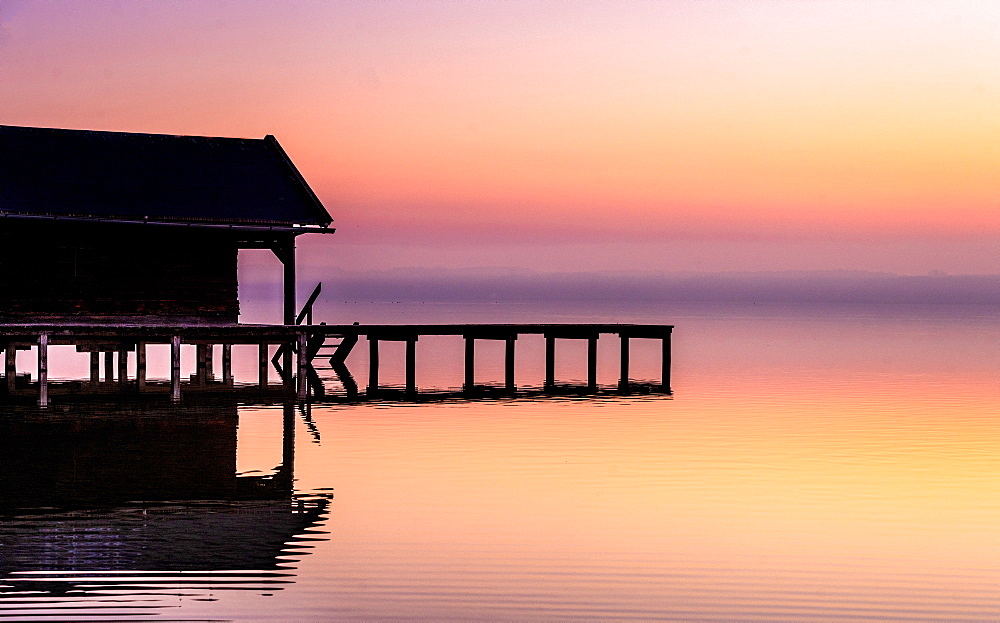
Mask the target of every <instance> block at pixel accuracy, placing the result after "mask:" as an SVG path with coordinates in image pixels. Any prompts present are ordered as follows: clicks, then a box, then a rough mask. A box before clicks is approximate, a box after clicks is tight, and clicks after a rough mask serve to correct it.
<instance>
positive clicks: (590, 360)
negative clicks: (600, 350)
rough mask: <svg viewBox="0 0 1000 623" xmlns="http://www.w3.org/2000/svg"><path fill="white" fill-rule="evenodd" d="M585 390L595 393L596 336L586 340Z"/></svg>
mask: <svg viewBox="0 0 1000 623" xmlns="http://www.w3.org/2000/svg"><path fill="white" fill-rule="evenodd" d="M587 389H589V390H590V391H592V392H596V391H597V336H596V335H595V336H593V337H589V338H587Z"/></svg>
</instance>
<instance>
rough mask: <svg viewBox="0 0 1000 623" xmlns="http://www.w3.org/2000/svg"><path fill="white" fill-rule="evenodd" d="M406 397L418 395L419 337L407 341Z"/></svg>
mask: <svg viewBox="0 0 1000 623" xmlns="http://www.w3.org/2000/svg"><path fill="white" fill-rule="evenodd" d="M406 395H407V396H410V397H411V398H412V397H414V396H416V395H417V337H416V336H413V337H411V338H408V339H407V340H406Z"/></svg>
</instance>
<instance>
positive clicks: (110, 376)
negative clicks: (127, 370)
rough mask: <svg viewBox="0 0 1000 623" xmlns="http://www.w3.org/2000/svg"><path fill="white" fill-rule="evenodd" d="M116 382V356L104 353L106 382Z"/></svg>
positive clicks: (111, 353)
mask: <svg viewBox="0 0 1000 623" xmlns="http://www.w3.org/2000/svg"><path fill="white" fill-rule="evenodd" d="M114 380H115V354H114V353H113V352H111V351H110V350H109V351H106V352H105V353H104V382H105V383H110V382H112V381H114Z"/></svg>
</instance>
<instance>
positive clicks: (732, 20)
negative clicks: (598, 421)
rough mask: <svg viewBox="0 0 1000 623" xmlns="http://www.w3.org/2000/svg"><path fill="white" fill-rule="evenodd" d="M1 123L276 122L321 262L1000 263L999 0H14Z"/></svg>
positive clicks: (182, 127) (159, 128) (987, 268)
mask: <svg viewBox="0 0 1000 623" xmlns="http://www.w3.org/2000/svg"><path fill="white" fill-rule="evenodd" d="M0 28H2V30H0V81H2V85H3V88H2V89H0V123H4V124H11V125H34V126H47V127H71V128H91V129H102V130H118V131H136V132H162V133H177V134H185V133H186V134H204V135H228V136H250V137H260V136H263V135H264V134H268V133H271V134H274V135H276V136H277V137H278V139H279V140H280V141H281V142H282V144H283V145H284V147H285V149H286V151H288V152H289V154H290V155H291V157H292V158H293V160H295V162H296V163H297V164H298V165H299V168H300V169H301V170H302V172H303V174H304V175H305V176H306V178H307V179H308V180H309V182H310V183H311V184H312V186H313V187H314V189H315V190H316V191H317V193H318V194H319V196H320V197H321V199H322V200H323V201H324V203H325V204H326V205H327V206H328V208H329V209H330V211H331V212H332V213H333V215H334V217H335V219H336V225H337V227H338V229H339V233H338V235H337V236H336V237H334V238H327V239H323V240H313V241H308V242H307V241H303V247H304V250H305V253H304V258H305V259H306V261H308V262H310V263H312V264H331V265H336V264H342V263H344V262H351V263H352V265H353V267H355V268H361V269H363V268H369V267H370V268H385V267H391V266H437V265H441V266H449V267H464V266H474V265H499V266H521V267H527V268H536V269H543V270H544V269H560V270H570V269H573V268H584V269H587V270H596V269H602V268H609V269H618V268H630V267H634V266H641V267H643V268H647V269H653V270H735V269H754V270H760V269H766V270H772V269H787V268H792V269H831V268H832V269H837V268H844V269H865V270H880V271H897V272H904V273H925V272H928V271H930V270H935V269H938V270H944V271H947V272H957V273H961V272H968V273H984V272H986V273H995V272H998V271H997V269H996V257H997V256H998V251H1000V244H998V236H1000V219H998V218H997V214H998V210H1000V192H998V188H997V185H998V180H1000V117H998V116H997V114H996V113H997V111H998V110H1000V79H998V78H997V73H996V67H997V66H1000V8H997V7H996V6H995V5H993V4H992V3H987V2H967V3H962V2H913V3H907V5H906V7H905V8H904V7H900V5H899V4H897V3H895V2H871V1H866V2H810V3H800V2H792V1H786V2H783V1H775V2H767V3H746V2H735V1H734V2H693V1H692V2H683V1H678V2H669V3H657V2H649V3H641V2H634V3H633V2H630V3H608V2H594V3H587V2H580V3H562V2H527V1H526V2H519V3H496V4H479V3H423V2H410V3H386V2H335V3H327V2H298V3H294V4H293V5H291V6H286V4H285V3H279V2H240V3H223V2H206V3H202V2H185V3H151V2H150V3H137V2H88V3H74V4H70V3H48V2H30V3H28V2H17V1H11V0H0Z"/></svg>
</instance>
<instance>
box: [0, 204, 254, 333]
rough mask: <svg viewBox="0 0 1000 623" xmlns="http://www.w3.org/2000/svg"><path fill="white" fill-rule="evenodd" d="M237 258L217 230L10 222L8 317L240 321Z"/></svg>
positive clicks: (5, 231)
mask: <svg viewBox="0 0 1000 623" xmlns="http://www.w3.org/2000/svg"><path fill="white" fill-rule="evenodd" d="M236 261H237V242H236V240H235V239H233V238H231V237H229V236H224V235H219V234H218V233H217V232H204V231H200V230H196V229H190V230H186V229H184V228H169V229H157V228H145V227H141V226H140V227H126V226H113V225H112V226H108V225H104V226H103V227H102V226H93V225H87V224H80V223H76V224H72V225H68V224H59V223H53V222H44V223H43V222H39V223H17V224H15V223H11V222H7V223H4V224H3V226H2V227H0V267H2V270H0V322H18V321H29V322H46V321H57V320H61V319H62V320H66V321H70V322H73V321H77V322H79V321H97V322H104V321H108V322H122V321H128V320H130V319H134V318H141V319H142V320H143V322H155V319H156V318H162V319H163V320H164V321H166V322H175V321H184V322H212V323H220V322H236V321H237V319H238V317H239V301H238V299H237V269H236Z"/></svg>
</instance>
